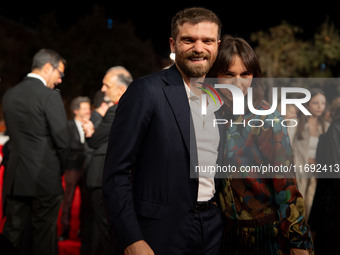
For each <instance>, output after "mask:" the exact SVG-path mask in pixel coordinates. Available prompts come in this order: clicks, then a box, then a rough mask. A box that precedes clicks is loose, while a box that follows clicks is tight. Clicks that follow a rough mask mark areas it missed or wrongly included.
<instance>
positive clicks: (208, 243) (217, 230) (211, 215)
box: [179, 204, 224, 255]
mask: <svg viewBox="0 0 340 255" xmlns="http://www.w3.org/2000/svg"><path fill="white" fill-rule="evenodd" d="M194 214H195V215H194V222H193V224H192V227H191V229H190V234H189V240H188V246H187V248H186V250H185V251H183V253H179V254H184V255H219V254H221V246H222V245H221V244H222V236H223V227H224V216H223V214H222V212H221V210H220V209H219V208H218V207H217V206H216V205H214V204H212V205H211V206H210V209H209V210H207V211H204V212H199V213H194Z"/></svg>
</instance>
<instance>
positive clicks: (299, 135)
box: [295, 88, 326, 140]
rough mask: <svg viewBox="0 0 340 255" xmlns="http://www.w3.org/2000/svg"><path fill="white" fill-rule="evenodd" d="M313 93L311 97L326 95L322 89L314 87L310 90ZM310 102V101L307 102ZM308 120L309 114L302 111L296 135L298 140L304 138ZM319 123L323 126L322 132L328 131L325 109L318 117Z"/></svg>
mask: <svg viewBox="0 0 340 255" xmlns="http://www.w3.org/2000/svg"><path fill="white" fill-rule="evenodd" d="M309 91H310V93H311V99H312V98H313V97H315V96H316V95H320V94H321V95H324V96H325V93H324V92H323V90H322V89H320V88H312V89H310V90H309ZM307 104H308V103H307ZM307 121H308V116H306V115H304V114H303V113H302V112H301V111H300V112H299V123H298V125H297V128H296V134H295V135H296V137H297V139H298V140H303V139H304V137H303V129H304V127H305V125H306V123H307ZM318 124H319V125H320V126H321V130H322V133H324V132H325V131H326V121H325V111H324V112H323V113H322V115H321V116H320V117H318Z"/></svg>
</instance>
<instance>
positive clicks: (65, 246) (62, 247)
mask: <svg viewBox="0 0 340 255" xmlns="http://www.w3.org/2000/svg"><path fill="white" fill-rule="evenodd" d="M63 187H65V186H64V178H63ZM80 203H81V201H80V189H79V187H77V188H76V191H75V193H74V198H73V203H72V210H71V226H70V239H69V240H66V241H62V242H59V243H58V245H59V255H79V254H80V239H79V237H78V233H79V211H80ZM61 206H62V205H61ZM60 217H61V208H60V210H59V219H58V236H59V235H60V234H61V231H62V225H61V222H60Z"/></svg>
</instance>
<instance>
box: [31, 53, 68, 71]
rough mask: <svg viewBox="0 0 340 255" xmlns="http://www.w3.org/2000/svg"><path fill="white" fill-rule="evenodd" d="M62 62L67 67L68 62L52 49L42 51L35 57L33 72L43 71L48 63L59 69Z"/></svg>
mask: <svg viewBox="0 0 340 255" xmlns="http://www.w3.org/2000/svg"><path fill="white" fill-rule="evenodd" d="M60 61H61V62H62V63H63V64H64V66H66V60H65V59H64V58H63V57H61V56H60V55H59V54H58V53H57V52H55V51H53V50H50V49H41V50H39V51H38V52H37V53H36V54H35V55H34V57H33V61H32V70H33V69H41V68H42V67H43V66H44V65H45V64H47V63H50V64H51V65H52V66H53V67H54V68H58V66H59V62H60Z"/></svg>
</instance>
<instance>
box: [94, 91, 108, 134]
mask: <svg viewBox="0 0 340 255" xmlns="http://www.w3.org/2000/svg"><path fill="white" fill-rule="evenodd" d="M112 105H113V102H112V101H111V100H110V98H109V97H106V96H105V93H104V92H102V91H100V90H99V91H97V92H96V94H95V95H94V98H93V107H94V110H93V112H92V114H91V118H90V120H91V122H92V123H93V126H94V128H97V127H98V125H99V124H100V123H101V122H102V120H103V117H104V116H105V114H106V112H107V110H108V109H109V108H110V107H111V106H112Z"/></svg>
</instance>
